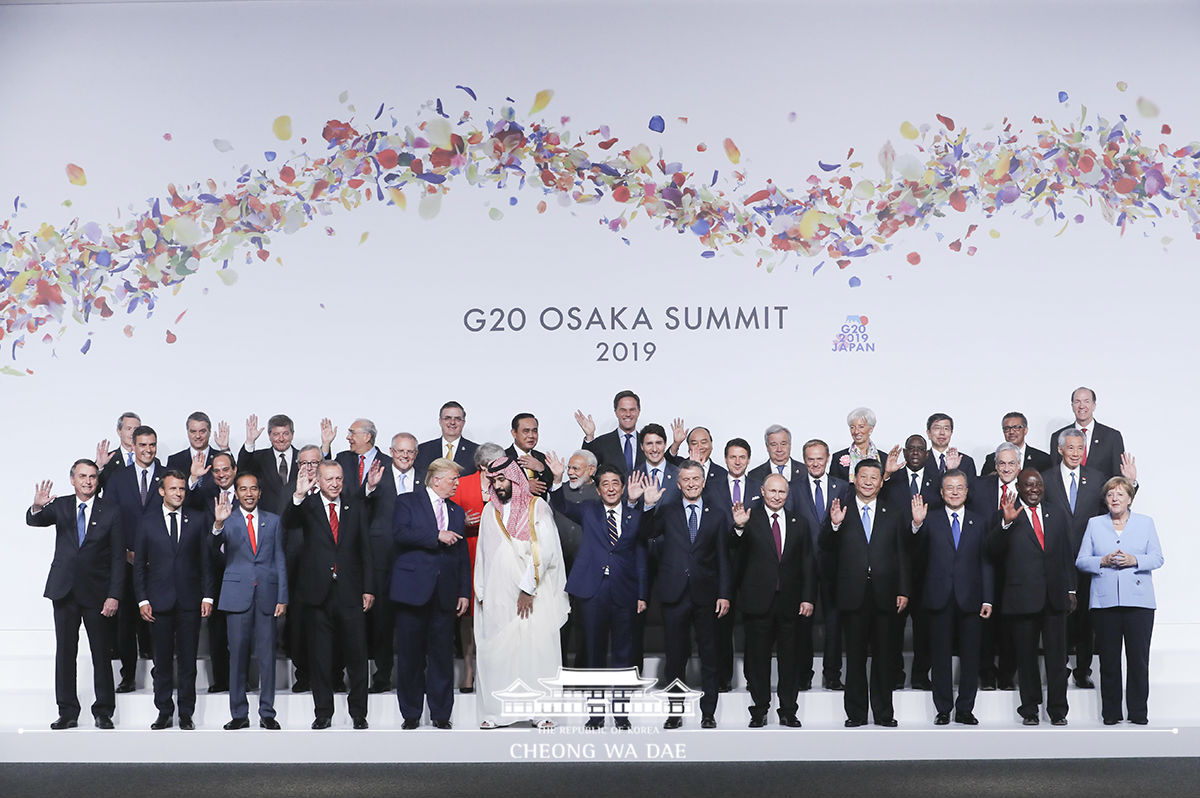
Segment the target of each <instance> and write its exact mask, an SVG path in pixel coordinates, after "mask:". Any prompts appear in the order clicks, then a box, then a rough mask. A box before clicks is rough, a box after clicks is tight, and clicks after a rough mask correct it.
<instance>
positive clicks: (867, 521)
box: [862, 504, 871, 543]
mask: <svg viewBox="0 0 1200 798" xmlns="http://www.w3.org/2000/svg"><path fill="white" fill-rule="evenodd" d="M862 525H863V532H866V533H867V542H868V543H870V542H871V505H869V504H864V505H863V514H862Z"/></svg>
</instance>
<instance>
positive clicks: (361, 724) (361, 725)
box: [354, 718, 370, 731]
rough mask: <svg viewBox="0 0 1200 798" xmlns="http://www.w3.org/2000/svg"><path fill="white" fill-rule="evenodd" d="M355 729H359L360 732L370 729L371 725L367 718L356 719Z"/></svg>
mask: <svg viewBox="0 0 1200 798" xmlns="http://www.w3.org/2000/svg"><path fill="white" fill-rule="evenodd" d="M354 728H355V729H358V730H359V731H362V730H363V729H369V728H370V724H368V723H367V719H366V718H355V719H354Z"/></svg>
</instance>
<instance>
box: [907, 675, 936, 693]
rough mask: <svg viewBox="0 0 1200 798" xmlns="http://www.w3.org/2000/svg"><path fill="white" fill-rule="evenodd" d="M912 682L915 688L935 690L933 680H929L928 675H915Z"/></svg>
mask: <svg viewBox="0 0 1200 798" xmlns="http://www.w3.org/2000/svg"><path fill="white" fill-rule="evenodd" d="M911 684H912V689H914V690H933V682H931V681H929V677H928V676H914V677H912V682H911Z"/></svg>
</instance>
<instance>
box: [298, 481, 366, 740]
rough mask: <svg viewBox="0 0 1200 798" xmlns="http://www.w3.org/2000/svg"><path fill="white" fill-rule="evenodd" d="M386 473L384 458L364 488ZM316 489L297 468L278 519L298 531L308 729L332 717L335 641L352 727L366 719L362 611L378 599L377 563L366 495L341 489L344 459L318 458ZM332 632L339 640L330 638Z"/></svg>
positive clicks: (327, 723) (323, 726) (362, 726)
mask: <svg viewBox="0 0 1200 798" xmlns="http://www.w3.org/2000/svg"><path fill="white" fill-rule="evenodd" d="M382 476H383V467H382V464H378V463H377V464H376V465H375V466H373V467H372V468H371V472H370V473H369V474H368V476H367V491H366V493H367V496H368V497H369V496H370V493H371V491H372V490H373V489H374V487H375V485H377V484H378V483H379V480H380V479H381V478H382ZM316 484H317V486H318V488H319V490H318V491H317V492H315V493H311V492H310V489H311V488H312V487H313V481H312V477H311V476H310V475H309V474H308V473H306V472H301V473H300V474H298V475H297V477H296V490H295V492H294V493H293V494H292V501H291V504H289V505H288V506H287V509H286V510H284V513H283V516H282V518H281V521H282V522H283V525H284V526H285V527H287V528H288V529H292V530H296V532H297V534H298V535H300V536H301V540H300V542H299V544H298V546H297V548H298V558H299V563H298V566H297V576H296V585H295V591H294V592H295V593H296V599H297V600H298V601H299V602H300V603H301V604H303V605H304V611H305V619H304V628H305V631H306V632H307V634H308V656H309V661H310V662H311V663H312V664H311V667H310V669H309V679H310V680H311V681H312V693H313V709H314V714H315V718H314V719H313V723H312V728H313V729H328V728H329V727H330V726H331V725H332V718H333V682H334V663H335V661H336V660H335V656H334V649H335V646H336V645H339V644H340V647H341V651H342V656H343V658H344V661H345V666H346V670H347V671H348V672H349V674H350V695H349V701H348V703H349V710H350V718H351V720H352V721H353V725H354V728H355V729H366V728H367V727H368V724H367V632H366V621H365V619H364V617H363V616H364V613H366V612H367V611H368V610H369V609H371V606H372V605H373V604H374V603H375V571H374V567H373V565H372V562H371V545H370V543H369V541H368V540H367V527H368V523H369V521H370V509H369V508H368V507H367V506H366V505H367V503H368V501H369V498H368V499H367V500H364V499H362V498H361V497H360V496H357V495H345V494H344V491H343V476H342V467H341V466H340V465H338V464H337V463H335V462H331V461H328V460H327V461H323V462H322V463H321V464H320V465H319V466H317V481H316ZM335 638H336V642H335Z"/></svg>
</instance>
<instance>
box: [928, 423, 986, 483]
mask: <svg viewBox="0 0 1200 798" xmlns="http://www.w3.org/2000/svg"><path fill="white" fill-rule="evenodd" d="M925 432H926V434H928V435H929V466H930V467H932V468H933V469H934V470H935V471H937V474H938V476H939V477H940V476H941V475H942V474H945V473H946V472H947V471H949V470H950V469H951V468H957V469H958V470H959V471H961V472H963V473H964V474H966V476H967V483H968V485H970V483H972V482H974V481H975V477H977V476H979V471H978V470H977V469H976V468H975V461H974V460H972V459H971V455H969V454H963V453H962V452H960V451H959V450H958V448H957V447H955V446H951V445H950V438H951V437H953V435H954V419H952V418H950V416H948V415H946V414H945V413H934V414H933V415H931V416H930V417H929V418H928V419H926V421H925Z"/></svg>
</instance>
